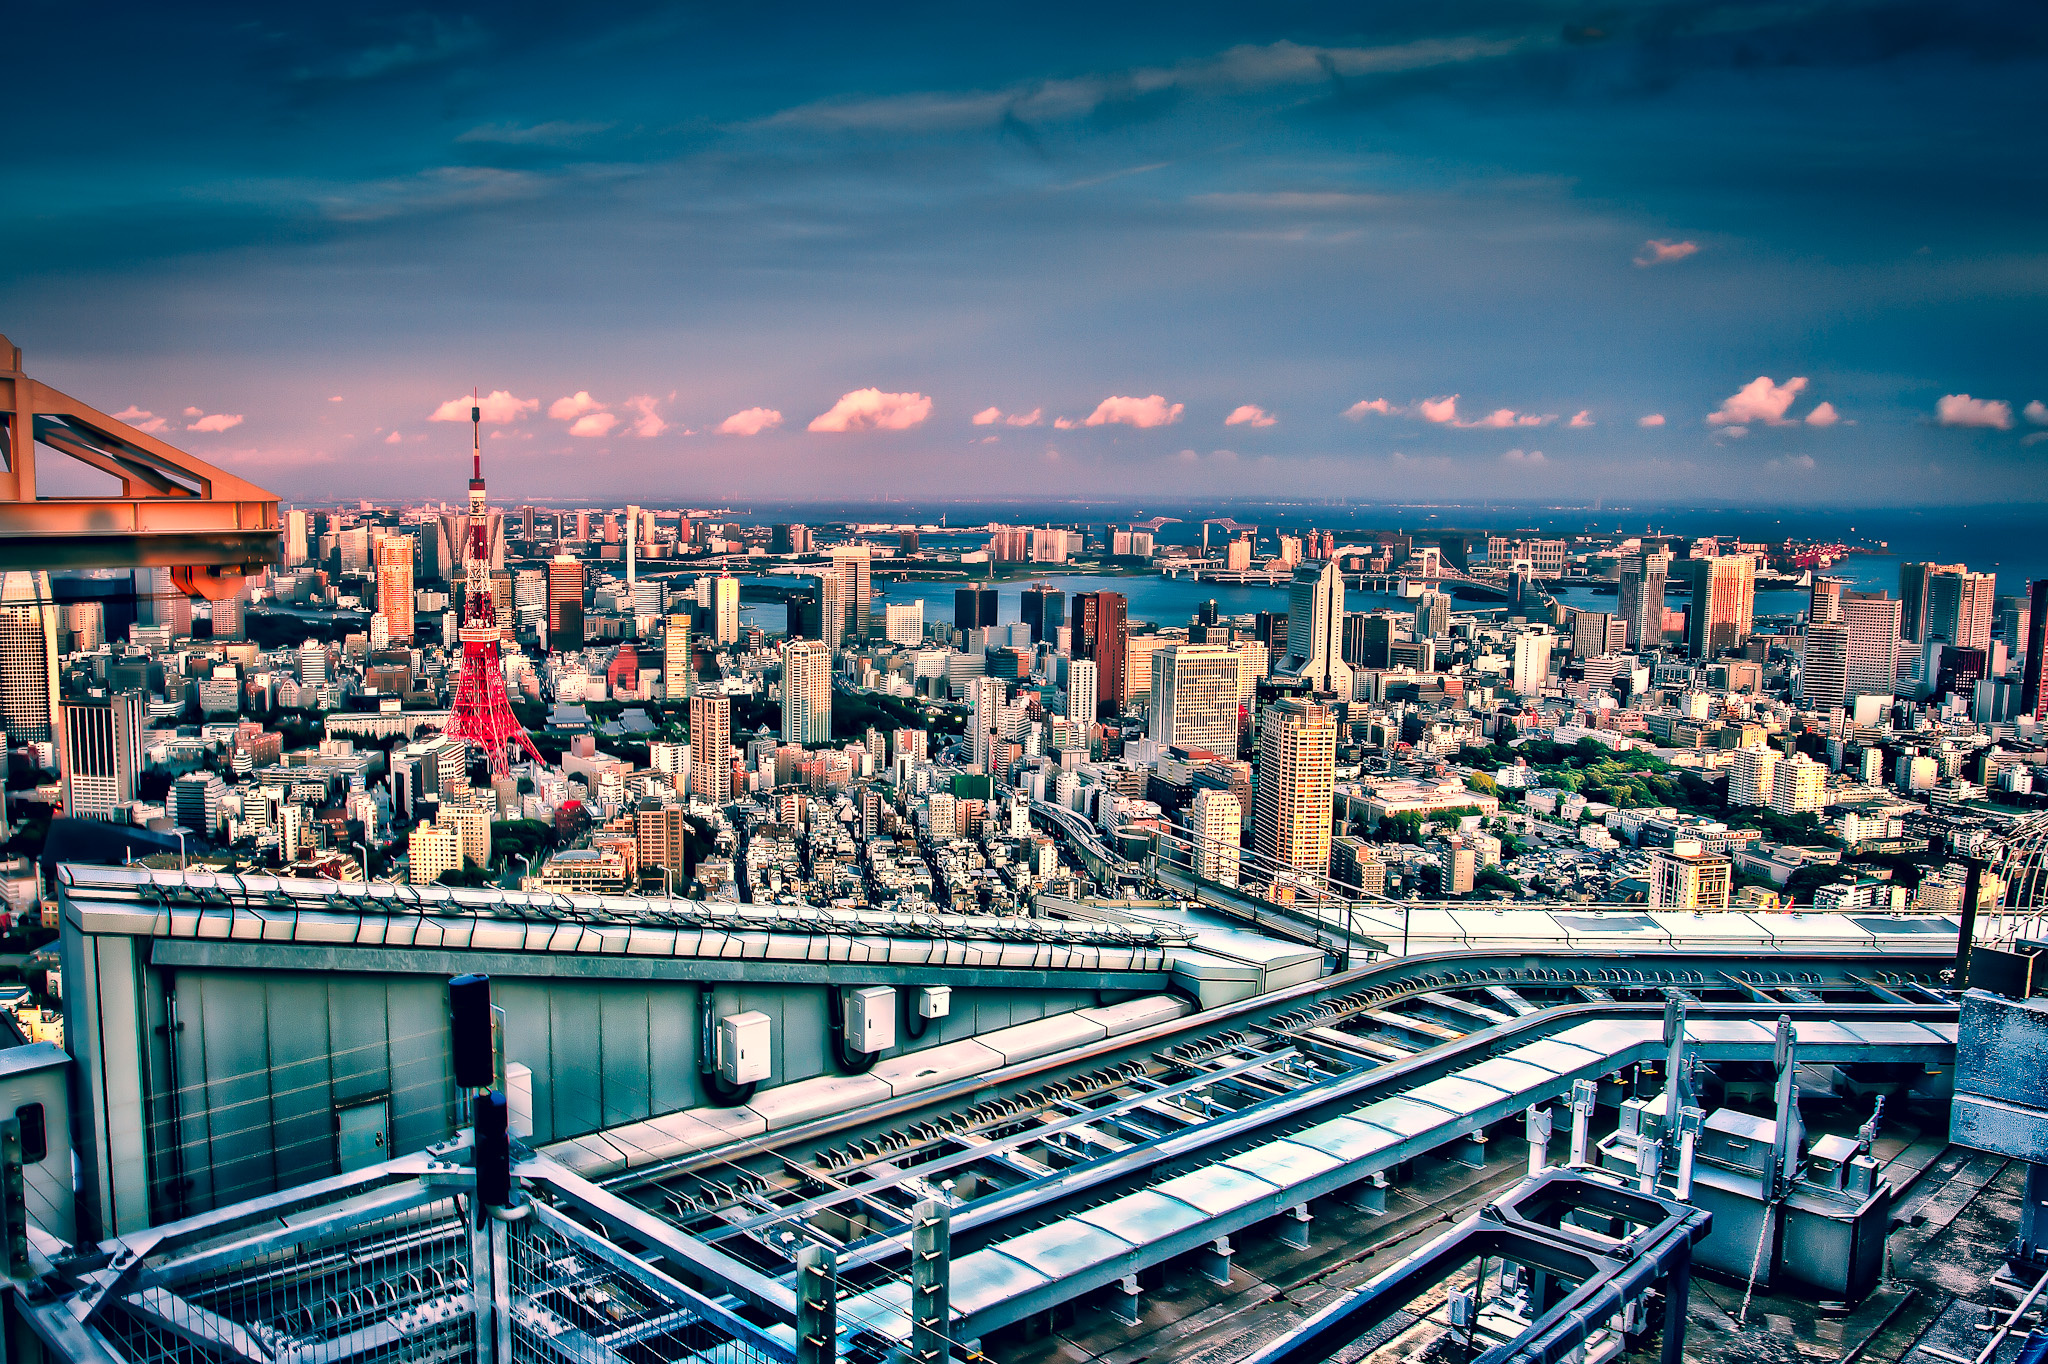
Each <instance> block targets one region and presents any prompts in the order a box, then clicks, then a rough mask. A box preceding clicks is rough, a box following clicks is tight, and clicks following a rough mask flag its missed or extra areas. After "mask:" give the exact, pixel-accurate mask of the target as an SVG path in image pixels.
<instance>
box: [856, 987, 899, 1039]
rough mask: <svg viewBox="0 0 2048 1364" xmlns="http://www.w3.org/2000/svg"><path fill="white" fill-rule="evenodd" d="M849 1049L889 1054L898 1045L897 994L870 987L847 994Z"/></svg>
mask: <svg viewBox="0 0 2048 1364" xmlns="http://www.w3.org/2000/svg"><path fill="white" fill-rule="evenodd" d="M846 1045H847V1047H848V1049H849V1050H852V1051H887V1050H888V1049H889V1048H891V1047H893V1046H895V1045H896V991H895V989H894V988H893V987H891V986H888V985H869V986H866V987H864V988H862V989H859V990H848V991H847V992H846Z"/></svg>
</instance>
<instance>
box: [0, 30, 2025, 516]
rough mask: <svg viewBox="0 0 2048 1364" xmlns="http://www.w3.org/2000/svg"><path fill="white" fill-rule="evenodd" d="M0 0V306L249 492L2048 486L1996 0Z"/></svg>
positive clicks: (1862, 492)
mask: <svg viewBox="0 0 2048 1364" xmlns="http://www.w3.org/2000/svg"><path fill="white" fill-rule="evenodd" d="M17 12H18V13H20V14H21V16H22V18H21V22H20V24H19V25H18V28H17V30H16V35H17V51H21V52H38V53H42V54H44V55H45V56H46V57H47V58H48V60H37V61H30V62H23V63H17V64H16V67H15V70H14V72H13V74H12V77H11V84H12V85H13V91H12V93H13V95H14V98H13V99H12V100H11V101H10V104H11V106H12V108H13V110H14V113H13V118H14V120H15V122H16V125H17V130H18V136H17V138H16V139H14V140H13V142H12V146H11V154H10V162H11V167H10V173H9V175H8V176H7V178H6V182H5V189H4V190H0V194H4V195H5V196H6V212H5V214H4V215H0V238H4V240H5V243H6V247H7V251H8V259H9V260H10V262H11V263H13V265H14V266H15V268H13V269H10V270H9V271H7V272H6V273H5V275H4V276H0V329H4V330H5V331H6V332H7V333H8V334H9V336H10V337H11V338H12V339H13V340H14V341H15V342H16V343H17V344H19V345H21V346H23V347H24V348H25V350H26V351H27V354H28V359H29V368H30V372H31V373H33V374H36V375H38V376H39V377H41V378H43V379H45V380H47V381H49V382H52V383H55V384H57V385H59V386H60V387H63V388H66V389H68V390H69V391H71V392H73V393H75V394H76V395H78V396H80V397H82V398H85V399H86V400H88V401H91V402H95V403H97V404H98V405H100V406H103V407H105V408H106V409H108V410H110V411H120V412H132V413H136V414H138V415H137V416H135V417H134V418H133V420H136V421H137V422H138V423H141V422H147V423H152V424H160V425H159V427H158V429H160V430H161V431H162V432H163V433H164V434H165V435H166V436H167V437H168V438H170V439H173V440H174V441H177V442H178V443H181V444H184V445H185V446H187V447H188V448H190V449H192V450H193V451H194V452H195V453H198V454H200V455H202V456H203V457H205V458H209V459H214V460H216V461H218V462H220V463H222V464H225V465H228V466H230V467H232V468H235V469H236V470H238V471H240V472H244V473H246V474H248V475H249V476H251V477H253V478H255V479H257V480H258V481H259V482H262V483H265V484H266V485H267V486H269V487H272V488H273V489H275V490H277V491H278V492H280V493H281V494H283V495H284V496H285V497H287V498H303V499H315V498H327V497H340V496H370V497H421V496H447V497H450V498H453V497H456V496H458V495H459V494H460V489H461V483H462V477H463V472H464V471H463V469H462V467H461V464H462V461H461V456H462V454H463V453H465V452H466V449H467V445H468V432H467V430H466V429H464V427H465V425H466V418H467V412H466V407H467V404H466V403H465V404H461V405H459V407H460V408H461V409H463V410H461V412H460V416H461V417H462V418H463V420H461V421H455V422H450V421H438V422H437V421H433V420H430V418H431V417H432V416H433V414H434V413H435V412H436V410H437V409H440V408H442V407H443V405H444V404H447V403H448V402H449V400H451V399H453V398H455V397H456V396H457V395H460V394H466V393H467V392H468V391H469V389H470V388H471V387H472V385H476V386H481V388H482V389H483V390H484V391H486V392H497V393H499V394H500V395H501V396H500V398H499V399H498V400H497V401H496V402H495V403H494V404H492V405H491V412H492V414H493V415H494V416H497V417H500V418H502V420H499V421H496V422H493V423H492V424H491V425H489V426H487V427H486V431H487V433H488V436H489V437H490V439H489V442H488V446H489V453H490V458H491V463H490V473H491V477H492V483H493V489H494V492H495V493H496V494H498V495H499V496H503V497H507V498H512V499H520V498H524V497H581V496H586V495H587V496H589V497H591V498H592V499H597V498H607V499H617V500H624V499H625V498H627V497H635V498H638V499H640V500H643V501H647V502H652V503H663V504H668V503H695V504H700V505H701V504H704V503H710V502H721V501H728V500H744V499H747V498H771V497H772V498H782V499H802V498H805V497H810V496H815V497H819V498H826V497H834V498H838V497H859V496H868V495H874V496H885V495H891V494H895V495H901V496H917V497H920V498H933V497H948V496H953V497H960V498H972V497H976V496H979V495H986V494H1005V495H1031V496H1043V495H1050V494H1057V493H1060V492H1063V491H1071V492H1073V493H1075V494H1077V495H1090V494H1104V493H1119V492H1122V491H1125V490H1134V491H1141V492H1143V493H1144V494H1145V495H1148V496H1160V497H1164V496H1168V495H1174V494H1184V495H1189V496H1228V495H1236V494H1241V495H1259V496H1270V495H1275V494H1290V495H1303V496H1332V497H1343V498H1351V499H1358V500H1390V499H1407V498H1411V497H1412V498H1415V499H1417V500H1421V499H1425V498H1426V499H1436V498H1442V499H1445V500H1455V499H1460V498H1477V497H1493V498H1529V499H1536V500H1571V499H1578V498H1586V497H1591V496H1594V495H1601V496H1604V497H1605V498H1607V500H1608V501H1609V502H1610V503H1614V502H1623V501H1636V502H1649V501H1701V500H1705V501H1714V502H1736V501H1740V502H1748V503H1752V504H1763V503H1772V502H1782V503H1784V504H1787V505H1794V504H1817V503H1834V504H1845V505H1880V504H1893V505H1935V504H1940V503H1950V502H1979V501H1991V500H2029V501H2033V500H2040V498H2039V493H2038V491H2037V488H2036V471H2037V470H2038V468H2039V467H2040V465H2041V462H2042V461H2043V460H2044V459H2048V440H2038V439H2034V438H2035V437H2037V436H2044V435H2048V407H2042V406H2039V405H2038V404H2040V403H2042V402H2044V401H2048V364H2044V359H2048V345H2044V342H2043V338H2042V317H2043V304H2044V301H2048V299H2044V295H2048V255H2044V245H2043V234H2042V229H2041V223H2042V221H2043V216H2044V215H2043V210H2044V208H2048V164H2044V160H2043V156H2042V150H2041V141H2040V129H2041V127H2043V126H2044V125H2048V110H2044V107H2043V106H2044V103H2048V98H2044V94H2043V92H2044V91H2048V70H2044V67H2048V60H2044V59H2048V19H2044V18H2043V11H2042V10H2041V9H2040V7H2039V6H2032V5H2025V6H2023V5H2019V4H2013V5H1968V4H1965V5H1932V4H1929V5H1897V4H1889V5H1887V4H1858V3H1831V4H1802V3H1796V2H1787V3H1753V4H1739V5H1738V4H1714V3H1705V2H1704V0H1703V2H1701V3H1683V4H1642V5H1623V4H1606V5H1581V4H1552V5H1544V4H1506V3H1492V4H1485V3H1481V4H1459V3H1447V4H1409V5H1400V6H1395V5H1378V6H1359V5H1350V6H1325V5H1306V4H1285V3H1280V4H1264V5H1259V6H1243V5H1240V6H1227V7H1201V6H1187V5H1174V6H1164V5H1127V6H1087V7H1079V6H1074V7H1066V6H1059V5H1046V4H1038V5H1031V6H1021V5H1019V6H938V5H933V6H929V7H913V6H892V7H877V8H863V7H851V6H832V7H817V8H815V9H809V8H797V7H784V8H781V9H777V10H772V11H771V10H769V9H766V8H759V7H731V6H722V7H715V8H714V7H708V6H706V7H698V6H661V5H651V4H650V5H638V6H615V7H611V8H609V9H607V10H605V11H603V12H601V13H600V12H591V13H583V12H580V11H575V10H565V9H563V8H562V7H559V6H547V7H541V6H518V5H499V6H494V7H489V8H478V9H475V10H461V9H429V8H419V7H414V6H385V5H379V4H375V3H371V4H364V5H355V6H351V7H348V8H346V9H343V8H340V7H333V8H323V7H315V8H310V9H307V10H306V12H304V13H286V12H284V11H283V10H281V9H278V8H276V7H247V8H221V7H206V6H190V7H171V6H152V7H147V8H145V7H141V6H132V7H119V6H117V7H101V8H98V9H93V8H89V7H84V6H77V5H62V4H55V3H31V4H29V5H27V6H26V7H24V8H22V9H21V10H19V11H17ZM66 54H69V55H68V56H67V55H66ZM1453 399H1454V401H1451V400H1453ZM2029 404H2035V406H2033V407H2032V408H2031V409H2030V408H2029ZM2030 411H2031V414H2032V415H2030ZM144 413H146V414H148V415H147V416H143V415H139V414H144ZM1033 414H1036V415H1035V417H1034V415H1033ZM1347 414H1349V415H1347ZM1581 414H1583V415H1581ZM1816 414H1818V415H1816ZM2036 416H2038V417H2039V419H2040V420H2038V421H2036V420H2035V419H2034V418H2035V417H2036ZM977 418H979V419H980V420H979V421H977ZM1233 418H1234V419H1235V420H1233ZM1651 418H1661V424H1650V425H1645V424H1643V423H1644V422H1645V421H1646V419H1651ZM1574 419H1576V420H1577V424H1576V425H1575V424H1574ZM572 433H574V434H572Z"/></svg>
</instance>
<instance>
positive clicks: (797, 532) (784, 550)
mask: <svg viewBox="0 0 2048 1364" xmlns="http://www.w3.org/2000/svg"><path fill="white" fill-rule="evenodd" d="M768 552H769V553H770V554H809V553H810V552H811V528H810V527H809V526H797V525H776V526H771V527H769V530H768ZM642 860H643V861H644V860H645V859H642Z"/></svg>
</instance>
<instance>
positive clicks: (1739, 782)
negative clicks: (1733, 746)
mask: <svg viewBox="0 0 2048 1364" xmlns="http://www.w3.org/2000/svg"><path fill="white" fill-rule="evenodd" d="M1779 757H1780V755H1779V753H1778V750H1777V749H1775V748H1766V747H1764V746H1763V745H1762V744H1757V745H1755V746H1753V747H1750V748H1742V749H1737V750H1736V752H1735V757H1734V758H1733V759H1732V760H1731V761H1730V762H1729V764H1728V803H1729V804H1730V805H1769V804H1770V803H1771V791H1772V789H1773V787H1774V784H1775V783H1776V781H1777V773H1778V760H1779Z"/></svg>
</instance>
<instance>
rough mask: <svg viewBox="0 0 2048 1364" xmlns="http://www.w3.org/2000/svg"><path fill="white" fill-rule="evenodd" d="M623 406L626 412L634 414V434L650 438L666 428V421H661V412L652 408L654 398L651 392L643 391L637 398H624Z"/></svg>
mask: <svg viewBox="0 0 2048 1364" xmlns="http://www.w3.org/2000/svg"><path fill="white" fill-rule="evenodd" d="M625 407H626V410H627V411H628V412H631V413H633V414H634V417H633V422H632V425H633V434H634V435H636V436H642V437H645V438H647V439H650V440H651V439H652V438H654V437H655V436H658V435H660V434H661V433H662V432H664V431H666V430H668V423H667V422H665V421H663V420H662V419H661V414H660V413H658V412H656V411H655V410H654V407H655V399H654V396H653V395H652V394H648V393H643V394H641V395H640V396H639V397H637V398H628V399H626V402H625Z"/></svg>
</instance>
